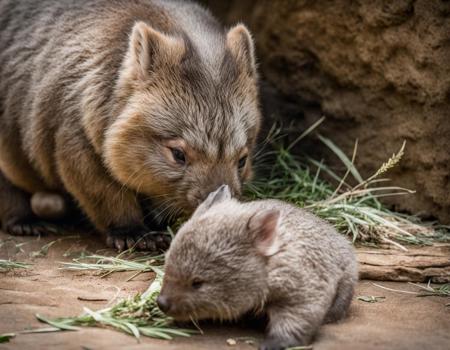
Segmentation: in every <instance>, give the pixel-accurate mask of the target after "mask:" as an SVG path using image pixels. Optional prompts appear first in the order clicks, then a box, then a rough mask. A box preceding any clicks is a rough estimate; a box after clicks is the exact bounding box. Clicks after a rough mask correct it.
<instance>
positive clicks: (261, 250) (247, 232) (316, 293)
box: [157, 186, 358, 349]
mask: <svg viewBox="0 0 450 350" xmlns="http://www.w3.org/2000/svg"><path fill="white" fill-rule="evenodd" d="M357 279H358V274H357V263H356V260H355V255H354V252H353V248H352V246H351V244H350V243H349V242H348V241H347V239H345V238H344V237H342V236H341V235H339V234H338V233H337V232H336V230H335V229H334V228H333V227H332V226H331V225H329V224H328V223H326V222H324V221H323V220H321V219H319V218H318V217H316V216H314V215H313V214H311V213H309V212H307V211H305V210H301V209H299V208H296V207H294V206H292V205H290V204H286V203H283V202H280V201H277V200H262V201H255V202H249V203H241V202H238V201H237V200H235V199H232V198H231V194H230V191H229V189H228V187H227V186H222V187H221V188H219V189H218V190H217V191H216V192H214V193H212V194H210V195H209V196H208V198H207V199H206V200H205V201H204V202H203V203H202V204H201V205H200V206H199V207H198V209H197V210H196V211H195V213H194V214H193V216H192V218H191V219H190V220H189V221H187V222H186V223H185V224H184V225H183V226H182V227H181V228H180V230H179V232H178V234H177V235H176V237H175V239H174V241H173V242H172V245H171V247H170V248H169V251H168V252H167V256H166V265H165V276H164V281H163V287H162V290H161V294H160V296H159V297H158V299H157V301H158V305H159V307H160V308H161V310H163V311H164V312H165V313H167V314H168V315H170V316H173V317H174V318H175V319H178V320H189V319H190V318H191V317H192V318H193V319H220V320H233V319H236V318H239V317H240V316H242V315H243V314H246V313H248V312H255V313H257V314H258V313H264V314H265V315H266V316H267V317H268V320H269V323H268V328H267V337H266V339H265V341H264V343H263V345H261V349H284V348H287V347H291V346H298V345H306V344H309V343H310V342H311V340H312V338H313V336H314V334H315V333H316V331H317V330H318V328H319V326H320V325H321V324H323V323H324V322H333V321H337V320H339V319H341V318H342V317H344V316H345V315H346V313H347V310H348V307H349V305H350V302H351V300H352V296H353V290H354V287H355V284H356V282H357Z"/></svg>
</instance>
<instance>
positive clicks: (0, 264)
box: [0, 259, 31, 272]
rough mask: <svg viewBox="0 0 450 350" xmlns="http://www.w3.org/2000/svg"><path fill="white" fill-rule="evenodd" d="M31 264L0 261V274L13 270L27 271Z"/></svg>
mask: <svg viewBox="0 0 450 350" xmlns="http://www.w3.org/2000/svg"><path fill="white" fill-rule="evenodd" d="M30 266H31V264H28V263H24V262H18V261H12V260H4V259H0V272H6V271H10V270H14V269H28V268H29V267H30Z"/></svg>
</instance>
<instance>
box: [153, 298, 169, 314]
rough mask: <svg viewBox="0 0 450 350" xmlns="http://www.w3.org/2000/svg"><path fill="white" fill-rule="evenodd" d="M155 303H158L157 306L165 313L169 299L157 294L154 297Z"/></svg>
mask: <svg viewBox="0 0 450 350" xmlns="http://www.w3.org/2000/svg"><path fill="white" fill-rule="evenodd" d="M156 303H157V304H158V307H159V309H160V310H161V311H162V312H164V313H167V311H169V310H170V302H169V299H168V298H167V297H165V296H164V295H159V296H158V298H157V299H156Z"/></svg>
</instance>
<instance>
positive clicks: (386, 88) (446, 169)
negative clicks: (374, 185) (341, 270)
mask: <svg viewBox="0 0 450 350" xmlns="http://www.w3.org/2000/svg"><path fill="white" fill-rule="evenodd" d="M206 2H207V3H208V2H209V5H210V6H211V7H212V10H213V12H215V13H216V14H217V15H218V16H219V17H221V18H222V19H223V20H224V22H226V23H229V24H232V23H235V22H237V21H243V22H245V23H246V24H247V25H248V26H249V27H250V29H251V30H252V32H253V34H254V37H255V40H256V45H257V50H258V57H259V61H260V70H261V72H262V76H263V77H264V79H266V80H267V81H268V82H269V83H270V84H272V85H273V86H274V87H275V88H276V89H277V90H278V91H279V92H280V93H281V94H282V96H284V98H287V99H288V100H289V102H292V101H293V100H295V101H296V102H301V103H298V107H297V109H298V113H297V114H296V117H295V116H294V117H293V118H294V119H295V123H294V125H296V127H297V128H298V130H296V133H299V132H301V131H302V130H303V129H304V128H305V127H306V126H307V125H310V124H312V123H313V121H314V120H313V119H315V118H317V115H320V113H324V114H325V115H326V116H327V121H326V122H325V123H324V124H323V125H322V126H321V128H320V133H322V134H323V135H325V136H327V137H329V138H331V139H332V140H333V141H334V142H335V143H336V144H337V145H338V146H339V147H341V148H342V149H343V150H344V151H345V152H346V153H347V154H351V152H352V148H353V145H354V142H355V140H356V139H358V140H359V147H358V158H357V162H356V164H357V166H358V168H359V169H360V170H361V173H362V174H363V176H369V175H371V174H372V173H373V172H375V171H376V170H377V169H378V167H379V166H380V165H381V164H382V163H383V162H384V161H385V160H386V159H387V158H389V156H390V155H392V153H394V152H395V151H397V150H398V149H399V148H400V147H401V145H402V142H403V140H406V142H407V144H406V153H405V156H404V158H403V160H402V162H401V164H400V166H398V167H397V168H396V169H394V170H393V171H392V172H390V173H389V174H388V176H389V177H390V178H391V179H392V180H393V184H395V185H398V186H402V187H407V188H410V189H414V190H416V191H417V193H416V194H415V195H414V196H411V197H408V199H407V200H405V198H404V197H393V198H390V199H389V200H388V201H387V203H389V204H391V205H392V206H393V207H394V208H395V209H396V210H406V211H408V212H411V213H415V214H419V215H422V216H424V217H434V218H438V219H439V220H440V221H441V222H443V223H450V2H449V1H441V0H416V1H414V0H398V1H388V0H376V1H362V0H360V1H351V0H344V1H307V0H303V1H300V0H292V1H290V0H284V1H282V0H278V1H248V0H244V1H242V0H240V1H237V0H234V1H230V2H213V1H206ZM262 97H263V100H264V99H265V96H264V94H263V96H262ZM305 104H306V105H308V106H311V105H312V106H317V108H318V112H317V113H307V112H305V109H304V106H305ZM291 115H292V113H291ZM317 145H318V143H314V147H311V149H309V152H310V153H311V154H312V155H314V154H315V153H317V152H319V153H320V152H321V149H320V147H318V146H317Z"/></svg>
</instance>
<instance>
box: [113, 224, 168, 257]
mask: <svg viewBox="0 0 450 350" xmlns="http://www.w3.org/2000/svg"><path fill="white" fill-rule="evenodd" d="M170 241H171V238H170V236H169V235H168V234H167V233H164V232H160V231H149V230H147V229H145V228H142V227H139V228H136V227H122V228H115V229H112V230H109V232H108V234H107V237H106V244H107V245H108V247H110V248H116V249H117V250H118V251H119V252H122V251H124V250H126V249H131V248H133V249H137V250H145V251H151V252H159V251H166V250H167V249H168V248H169V245H170Z"/></svg>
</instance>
